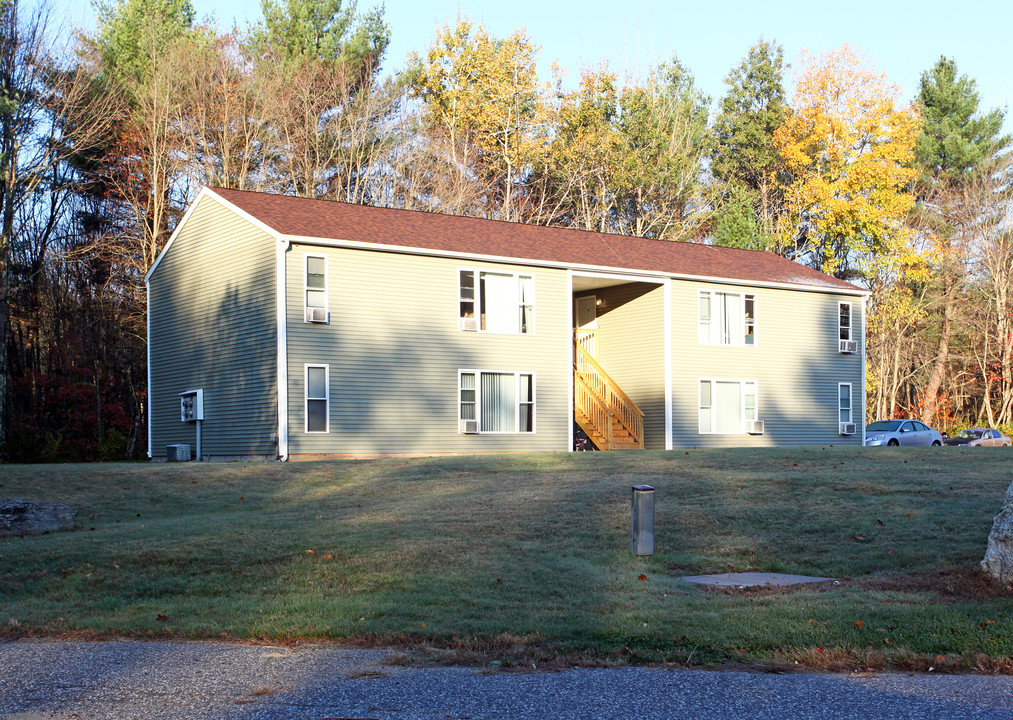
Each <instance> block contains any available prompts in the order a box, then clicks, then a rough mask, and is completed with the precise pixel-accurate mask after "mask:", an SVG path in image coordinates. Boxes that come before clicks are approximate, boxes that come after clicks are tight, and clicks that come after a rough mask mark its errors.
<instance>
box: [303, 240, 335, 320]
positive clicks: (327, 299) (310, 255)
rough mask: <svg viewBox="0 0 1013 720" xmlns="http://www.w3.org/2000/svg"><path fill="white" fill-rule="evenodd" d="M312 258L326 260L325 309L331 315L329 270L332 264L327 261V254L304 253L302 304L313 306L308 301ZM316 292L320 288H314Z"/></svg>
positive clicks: (305, 306) (304, 306)
mask: <svg viewBox="0 0 1013 720" xmlns="http://www.w3.org/2000/svg"><path fill="white" fill-rule="evenodd" d="M310 258H315V259H318V260H323V261H324V291H323V292H324V310H326V311H327V314H328V316H329V315H330V308H331V295H330V282H328V272H329V270H330V266H329V265H328V263H327V256H326V255H320V254H319V253H306V254H304V255H303V261H302V304H303V308H304V310H305V308H308V307H313V306H311V305H310V304H309V303H308V302H306V301H307V299H308V295H309V291H310V290H311V288H310V284H309V279H310V278H309V275H310ZM312 290H313V291H314V292H320V289H319V288H312Z"/></svg>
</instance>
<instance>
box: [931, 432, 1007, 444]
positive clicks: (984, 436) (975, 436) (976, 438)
mask: <svg viewBox="0 0 1013 720" xmlns="http://www.w3.org/2000/svg"><path fill="white" fill-rule="evenodd" d="M946 444H947V445H964V446H966V447H986V446H1000V447H1013V441H1010V439H1009V437H1008V436H1007V435H1003V434H1002V433H1001V432H999V431H998V430H996V429H995V428H968V429H967V430H961V431H960V432H959V433H957V434H956V435H954V436H953V437H951V438H949V439H947V440H946Z"/></svg>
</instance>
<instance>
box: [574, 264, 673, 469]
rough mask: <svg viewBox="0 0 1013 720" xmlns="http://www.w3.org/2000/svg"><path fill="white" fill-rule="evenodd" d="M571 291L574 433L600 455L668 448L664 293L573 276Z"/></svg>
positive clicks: (658, 287) (650, 286)
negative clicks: (584, 435)
mask: <svg viewBox="0 0 1013 720" xmlns="http://www.w3.org/2000/svg"><path fill="white" fill-rule="evenodd" d="M572 288H573V308H572V310H573V405H574V407H573V415H574V423H575V425H576V427H577V428H579V429H580V431H582V432H583V433H584V434H586V435H587V437H588V439H590V441H591V442H592V443H594V445H595V446H596V447H597V448H598V449H599V450H638V449H643V448H645V447H655V448H665V447H668V445H669V443H668V438H667V415H668V413H667V410H666V408H667V401H666V397H667V382H666V377H667V372H666V363H665V357H666V353H665V344H666V336H667V333H666V331H665V325H666V317H667V313H666V311H665V296H666V286H665V285H664V283H663V282H661V281H650V282H648V281H639V280H638V279H636V278H630V277H615V276H605V275H590V274H589V275H578V274H576V273H575V274H574V275H573V285H572ZM578 434H579V433H578Z"/></svg>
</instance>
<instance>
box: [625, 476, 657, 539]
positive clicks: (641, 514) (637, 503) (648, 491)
mask: <svg viewBox="0 0 1013 720" xmlns="http://www.w3.org/2000/svg"><path fill="white" fill-rule="evenodd" d="M630 552H632V553H633V554H634V555H653V554H654V488H652V487H651V486H650V485H634V486H633V498H632V502H631V507H630Z"/></svg>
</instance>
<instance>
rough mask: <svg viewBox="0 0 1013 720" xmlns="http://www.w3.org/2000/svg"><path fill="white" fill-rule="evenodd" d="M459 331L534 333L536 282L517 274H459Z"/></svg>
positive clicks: (466, 271) (473, 271)
mask: <svg viewBox="0 0 1013 720" xmlns="http://www.w3.org/2000/svg"><path fill="white" fill-rule="evenodd" d="M459 306H460V311H459V321H458V326H459V327H460V329H461V330H474V331H483V332H493V333H525V334H526V333H533V332H534V331H535V278H534V276H533V275H524V274H520V273H504V272H492V271H486V270H461V271H460V273H459Z"/></svg>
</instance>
